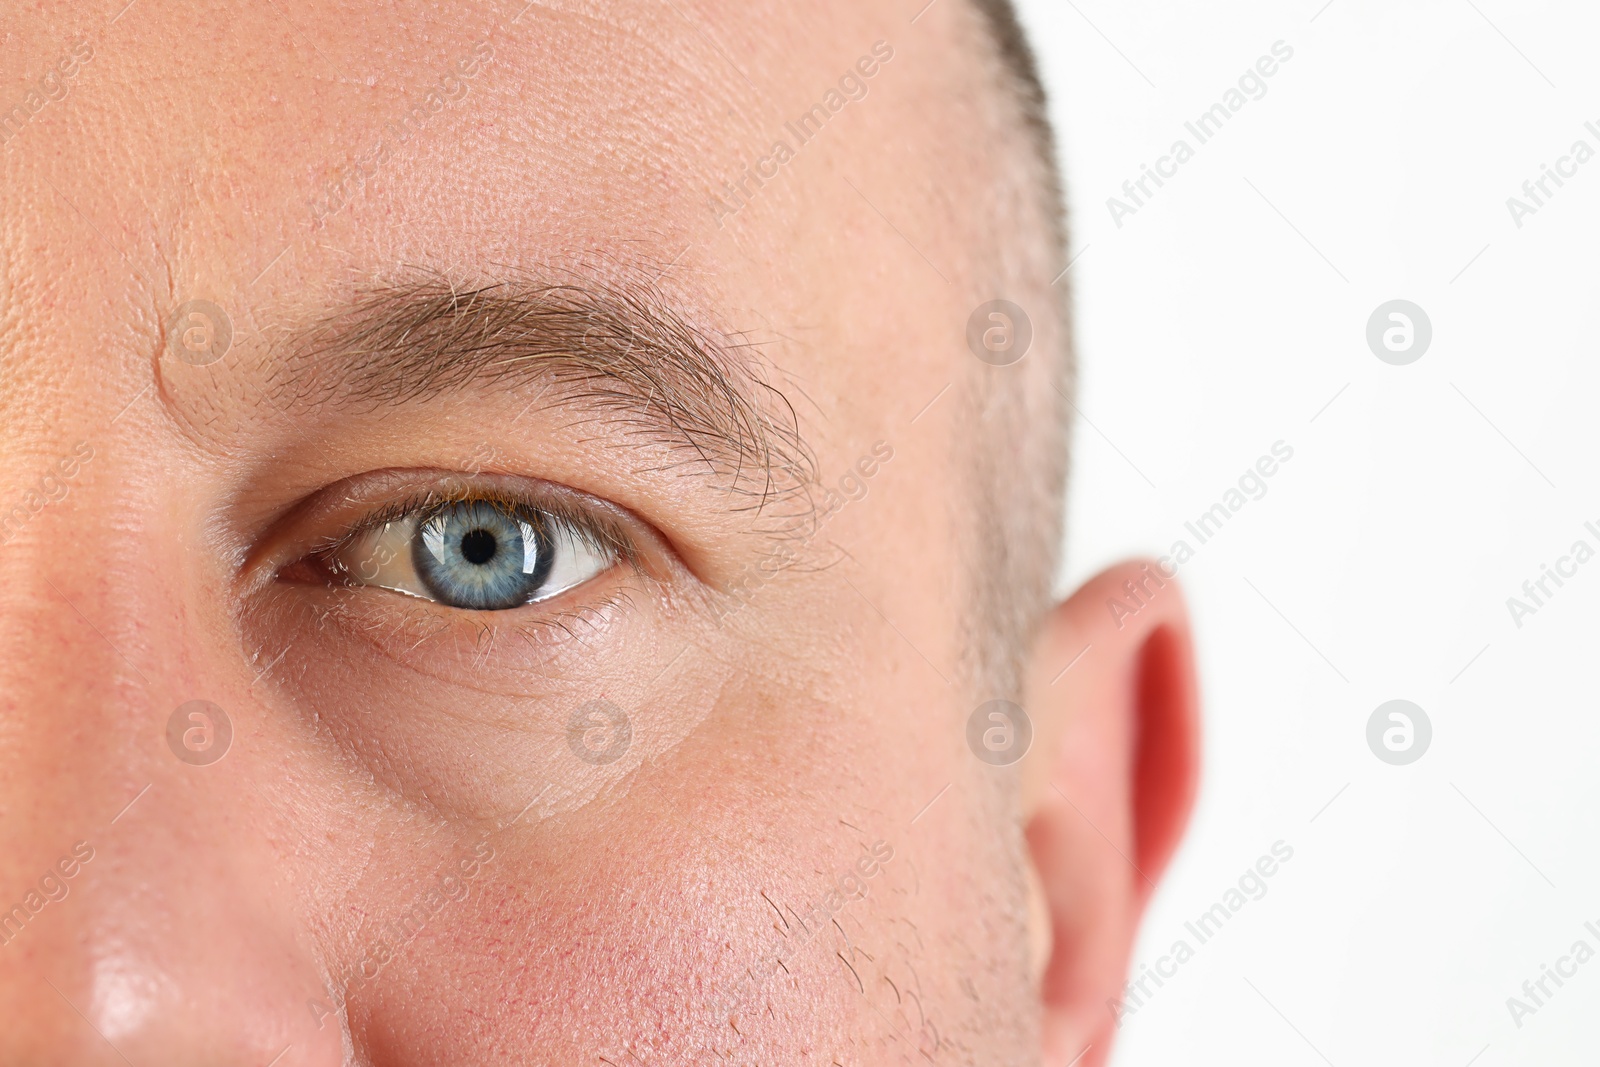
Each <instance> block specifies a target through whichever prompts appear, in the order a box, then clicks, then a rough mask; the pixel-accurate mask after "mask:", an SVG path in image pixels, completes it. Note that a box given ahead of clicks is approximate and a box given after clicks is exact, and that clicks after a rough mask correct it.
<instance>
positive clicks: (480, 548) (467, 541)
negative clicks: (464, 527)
mask: <svg viewBox="0 0 1600 1067" xmlns="http://www.w3.org/2000/svg"><path fill="white" fill-rule="evenodd" d="M499 547H500V543H499V542H498V541H496V540H495V537H494V534H492V533H490V532H489V531H488V530H485V529H483V528H481V527H480V528H478V529H476V530H468V531H467V532H466V533H465V534H464V535H463V536H462V538H461V555H462V556H463V557H465V559H466V561H467V562H468V563H475V564H478V565H479V566H482V565H483V564H485V563H488V562H489V561H490V560H491V559H493V558H494V554H495V551H496V550H497V549H498V548H499Z"/></svg>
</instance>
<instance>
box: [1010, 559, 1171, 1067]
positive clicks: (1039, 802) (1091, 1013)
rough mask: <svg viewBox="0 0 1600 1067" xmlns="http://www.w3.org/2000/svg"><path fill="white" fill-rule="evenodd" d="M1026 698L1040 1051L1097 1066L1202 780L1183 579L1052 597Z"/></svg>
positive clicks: (1128, 578)
mask: <svg viewBox="0 0 1600 1067" xmlns="http://www.w3.org/2000/svg"><path fill="white" fill-rule="evenodd" d="M1024 707H1025V708H1027V710H1028V713H1029V715H1030V716H1031V717H1032V719H1033V725H1034V746H1033V749H1032V751H1031V752H1030V753H1029V755H1028V757H1027V758H1026V759H1025V760H1024V761H1023V764H1022V772H1023V798H1024V803H1025V805H1026V813H1027V825H1026V835H1027V839H1028V846H1029V852H1030V856H1031V859H1032V862H1033V867H1034V871H1033V872H1032V873H1031V874H1030V884H1031V885H1032V886H1033V887H1034V893H1035V899H1034V901H1033V906H1032V907H1031V908H1030V912H1031V913H1032V916H1033V921H1034V922H1035V924H1036V925H1038V924H1043V925H1044V927H1045V928H1044V929H1042V930H1036V931H1035V934H1036V936H1035V943H1036V945H1037V946H1038V949H1039V952H1040V961H1039V967H1038V971H1039V974H1040V978H1039V997H1040V1003H1041V1012H1042V1033H1041V1036H1042V1040H1043V1049H1042V1052H1043V1062H1044V1063H1045V1064H1049V1065H1052V1067H1064V1065H1066V1064H1068V1063H1070V1062H1072V1061H1073V1060H1074V1058H1075V1057H1081V1058H1078V1059H1077V1067H1092V1065H1095V1064H1099V1063H1103V1062H1104V1058H1105V1056H1106V1055H1107V1053H1108V1052H1109V1046H1110V1041H1111V1037H1112V1036H1113V1035H1114V1034H1115V1032H1116V1029H1117V1027H1118V1025H1119V1008H1118V1004H1119V1001H1120V994H1121V991H1122V984H1123V982H1124V981H1125V975H1126V973H1127V970H1128V957H1129V954H1130V953H1131V951H1132V947H1133V942H1134V938H1135V936H1136V934H1137V932H1138V922H1139V918H1140V915H1141V914H1142V912H1143V910H1144V906H1145V904H1146V902H1147V901H1148V900H1149V897H1150V894H1151V893H1152V892H1153V891H1154V889H1155V884H1156V880H1157V879H1158V878H1159V877H1160V875H1161V872H1162V870H1163V869H1164V868H1165V867H1166V864H1167V861H1168V860H1169V859H1171V857H1172V854H1173V852H1174V851H1175V850H1176V848H1177V845H1178V842H1179V840H1180V839H1181V837H1182V835H1183V829H1184V825H1185V823H1186V822H1187V820H1188V815H1189V809H1190V807H1191V805H1192V804H1193V800H1194V793H1195V788H1196V785H1197V780H1198V773H1199V766H1198V765H1199V708H1198V695H1197V691H1196V683H1195V677H1194V662H1193V651H1192V641H1191V637H1190V631H1189V621H1188V613H1187V609H1186V608H1185V606H1184V602H1183V596H1182V593H1181V591H1180V590H1179V588H1178V585H1177V582H1176V581H1175V580H1174V578H1172V577H1170V576H1169V575H1168V574H1166V573H1164V572H1163V571H1162V570H1161V569H1160V568H1159V566H1158V565H1157V564H1155V563H1150V562H1145V561H1134V562H1128V563H1123V564H1119V565H1117V566H1115V567H1112V568H1110V569H1108V570H1106V571H1104V572H1102V573H1101V574H1099V575H1097V576H1096V577H1094V578H1093V579H1091V580H1090V581H1089V582H1087V583H1085V584H1084V586H1083V587H1082V588H1080V589H1079V590H1078V591H1077V592H1076V593H1075V594H1073V596H1072V597H1071V598H1069V599H1068V600H1066V601H1065V602H1063V603H1062V604H1060V605H1058V606H1057V607H1056V609H1055V610H1054V611H1053V612H1052V613H1051V615H1050V617H1049V619H1048V621H1047V623H1046V625H1045V628H1044V630H1043V632H1042V633H1041V634H1040V635H1039V638H1038V641H1037V642H1036V644H1035V647H1034V654H1033V659H1032V661H1031V664H1030V668H1029V675H1028V689H1027V693H1026V701H1025V703H1024ZM1086 1050H1087V1051H1086Z"/></svg>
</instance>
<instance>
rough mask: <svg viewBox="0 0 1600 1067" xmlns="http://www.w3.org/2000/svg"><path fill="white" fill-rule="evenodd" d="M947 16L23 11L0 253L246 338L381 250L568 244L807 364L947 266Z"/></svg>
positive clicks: (60, 293) (952, 114)
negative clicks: (819, 340) (209, 314)
mask: <svg viewBox="0 0 1600 1067" xmlns="http://www.w3.org/2000/svg"><path fill="white" fill-rule="evenodd" d="M947 6H950V5H947ZM824 8H825V9H824ZM958 21H962V23H963V25H962V26H961V27H959V28H958V27H957V26H956V22H958ZM964 29H965V23H964V20H958V19H955V18H954V17H953V16H951V17H942V15H941V13H940V12H938V11H937V10H936V11H934V12H931V13H929V14H928V15H926V16H924V17H923V18H921V19H920V20H919V21H918V22H917V23H915V24H912V23H909V22H908V21H907V20H906V17H905V16H904V15H903V14H901V13H894V12H891V11H890V10H889V8H888V6H887V5H863V4H852V3H846V2H842V0H840V2H833V3H829V4H826V5H817V4H807V5H787V4H776V3H774V4H764V5H757V6H755V7H752V6H751V5H748V4H737V5H735V4H731V3H721V2H701V3H697V4H690V3H687V2H684V3H675V2H672V3H663V4H658V3H648V4H647V3H629V2H618V3H606V4H589V5H585V4H576V5H565V4H557V5H549V4H544V3H525V2H524V0H513V2H512V3H511V4H508V5H501V6H498V7H493V8H491V7H487V6H485V5H469V4H453V3H439V4H431V5H427V6H424V7H420V8H412V7H409V6H408V7H407V8H405V9H401V8H397V7H394V6H391V5H370V4H344V5H338V4H314V3H309V2H289V0H280V2H277V3H269V4H264V5H248V6H242V7H236V8H227V9H225V10H224V9H217V8H214V7H210V8H202V7H201V6H199V5H188V4H182V3H172V2H161V0H136V2H135V3H134V4H132V5H131V6H129V7H127V8H125V9H123V10H122V11H121V13H120V14H115V15H114V16H101V17H98V18H95V17H90V16H88V15H87V14H86V13H85V12H84V11H82V10H80V9H79V7H78V5H60V6H57V7H45V8H43V9H35V10H33V11H30V12H29V14H28V15H27V16H26V17H24V18H22V19H21V20H18V21H17V22H15V23H14V24H13V27H12V29H11V31H10V33H8V35H7V39H6V41H5V42H4V52H3V57H0V60H3V71H0V85H3V87H4V91H5V93H6V94H7V97H6V98H7V99H15V100H17V101H19V102H21V103H23V105H24V108H23V111H22V112H15V109H14V114H15V117H14V118H13V120H12V121H11V122H10V123H9V125H7V126H6V132H7V133H8V134H9V137H8V139H7V140H6V143H5V144H4V147H3V150H4V152H5V154H6V156H5V162H6V166H7V172H8V180H7V182H6V184H5V192H4V193H3V194H0V195H3V196H4V197H5V199H6V200H8V201H10V202H11V203H10V204H9V205H8V207H7V210H6V213H5V214H6V216H7V218H9V219H12V220H13V223H12V225H11V226H10V227H8V229H9V231H10V232H9V234H8V236H7V240H8V243H10V244H12V245H13V249H12V251H13V252H15V253H18V254H17V255H15V256H8V257H7V259H8V260H11V264H10V269H11V271H12V272H13V280H15V277H16V272H17V271H18V270H19V269H21V270H24V271H25V270H26V269H27V268H26V267H23V268H19V267H18V266H17V265H18V263H28V264H31V265H32V266H34V267H36V268H37V267H43V266H44V265H46V264H48V265H49V267H50V268H51V269H41V270H38V271H37V274H36V276H35V277H33V278H32V279H31V282H32V284H33V285H34V286H36V287H38V288H39V289H41V290H42V291H43V292H41V296H45V297H48V298H50V299H53V300H58V301H61V302H65V303H72V302H74V300H75V297H76V296H77V295H79V294H83V293H86V292H95V291H98V292H99V293H102V294H103V293H106V292H111V293H124V292H125V293H126V294H127V298H126V299H125V300H123V301H120V302H119V303H120V304H121V305H122V306H123V308H124V309H125V310H126V311H127V312H128V313H129V314H130V315H136V316H138V317H139V318H140V319H141V321H140V322H139V323H138V325H137V327H133V326H130V329H135V328H136V329H144V330H147V331H148V329H149V328H150V327H151V326H153V325H155V323H154V322H152V321H143V320H159V319H160V317H161V315H162V314H163V313H164V312H165V311H167V310H169V309H170V308H172V307H174V306H176V305H177V304H179V303H181V302H182V301H184V300H186V299H190V298H194V297H204V298H207V299H211V300H214V301H215V302H216V303H217V304H218V305H220V306H222V307H223V308H225V309H234V310H236V311H237V312H238V314H239V317H241V318H242V319H243V320H244V321H242V322H240V323H236V324H235V328H236V330H238V331H239V336H241V337H246V338H247V337H249V336H250V335H251V334H252V333H253V332H259V331H261V330H262V329H264V328H266V327H268V326H270V325H271V324H272V322H273V321H274V318H275V316H280V315H292V313H293V312H294V311H295V309H296V308H297V307H298V306H299V305H302V304H307V303H310V304H332V303H336V302H337V299H338V297H339V293H340V291H341V289H342V288H343V287H346V286H348V285H349V284H351V282H352V280H353V279H357V278H360V277H363V276H365V275H367V274H370V273H372V272H376V271H383V270H387V269H390V268H392V267H394V266H395V265H399V264H405V265H424V266H428V267H431V268H435V269H440V270H444V271H447V272H451V273H456V272H467V273H473V274H476V275H480V276H481V275H482V274H483V273H485V272H487V273H489V274H491V275H492V274H493V272H494V271H495V270H496V269H497V268H500V267H507V266H509V267H515V268H528V267H537V266H540V265H543V264H548V263H551V262H559V261H563V260H570V259H573V258H580V259H583V260H584V261H585V262H587V263H588V264H590V267H591V268H592V269H596V270H601V271H604V270H606V269H608V265H614V266H615V267H616V268H617V269H619V270H622V269H625V270H628V271H633V272H635V273H637V272H644V273H645V274H646V275H647V276H648V277H651V278H653V279H659V280H660V282H661V284H662V285H663V286H664V287H667V288H669V289H670V290H674V291H676V292H677V293H678V294H679V295H680V297H681V299H682V300H683V301H684V302H685V303H686V304H687V305H689V306H690V307H691V308H698V309H699V311H700V312H701V313H702V314H704V315H705V316H706V317H708V318H711V319H715V320H719V321H716V322H715V323H710V324H709V325H717V326H721V327H725V328H728V329H732V330H747V329H757V328H770V329H771V331H773V332H774V333H781V334H784V335H786V336H788V337H789V338H792V339H795V340H797V341H798V342H799V344H800V351H799V352H797V353H796V354H795V356H794V358H796V359H799V360H801V361H804V360H806V359H807V358H810V357H807V356H806V355H805V350H804V346H805V344H807V343H809V342H810V341H811V340H813V339H814V338H815V337H818V336H828V335H830V334H837V333H850V332H852V329H851V328H847V327H846V325H845V324H849V323H854V322H858V321H860V320H871V321H873V322H878V323H882V322H885V321H888V322H889V323H891V324H898V325H901V326H904V324H905V323H909V322H914V321H916V320H917V319H918V318H919V315H918V313H917V312H915V311H912V310H910V309H911V308H912V307H914V306H915V304H916V303H917V302H918V301H919V300H925V301H929V302H934V301H938V300H941V299H945V298H946V296H947V293H948V290H949V288H950V287H951V286H952V285H953V284H955V282H956V280H957V278H958V277H959V275H960V272H961V267H962V260H963V259H964V258H965V256H967V255H968V254H970V252H969V250H970V247H971V245H970V242H969V241H968V238H970V236H971V234H970V233H964V232H963V228H962V226H961V225H960V224H959V221H958V220H959V216H960V211H959V210H958V207H959V205H960V204H961V203H962V201H963V199H969V198H970V190H971V188H972V187H973V185H974V184H975V182H976V180H977V176H976V175H972V174H963V173H961V171H960V170H959V169H952V166H951V164H952V163H953V162H957V161H958V158H959V157H963V156H967V155H970V154H971V153H967V152H964V151H963V152H954V153H953V152H952V148H959V147H961V146H960V145H958V144H953V143H952V141H951V135H950V131H951V130H953V129H959V128H960V126H961V124H962V121H963V116H962V114H961V112H962V109H963V107H964V106H966V105H964V104H963V103H962V101H963V100H964V99H968V98H970V95H971V94H970V91H969V90H970V85H968V86H966V87H965V89H964V87H963V82H964V81H969V82H970V80H971V79H972V74H971V73H970V72H966V64H963V63H961V62H958V61H956V57H959V56H960V55H961V52H962V50H961V49H960V48H959V47H957V43H956V41H955V39H954V35H956V34H958V33H959V32H963V31H964ZM74 57H76V58H75V59H74ZM69 71H70V73H68V72H69ZM868 71H870V72H871V73H870V74H868V73H865V72H868ZM35 103H37V104H38V105H39V106H38V107H37V108H36V109H35V108H33V107H32V105H33V104H35ZM952 156H954V157H958V158H957V159H953V158H952ZM935 176H937V180H936V181H935ZM953 205H954V206H955V208H953ZM885 299H890V300H892V301H893V302H894V304H895V307H896V308H897V309H900V310H898V311H895V313H892V314H889V315H885V314H884V311H885V308H884V306H883V301H884V300H885ZM96 303H97V306H104V304H103V302H102V301H99V300H98V299H97V301H96ZM954 325H955V327H956V328H955V329H953V330H951V331H949V332H948V334H947V336H949V337H958V336H959V325H960V324H959V322H958V323H955V324H954ZM856 336H857V337H858V338H861V335H860V334H859V332H858V331H857V332H856ZM900 336H901V337H903V336H904V333H903V332H902V333H901V334H900ZM861 339H863V340H869V339H867V338H861ZM876 340H877V341H879V342H880V343H882V342H885V341H887V340H888V338H885V337H879V338H876ZM858 363H859V361H858ZM875 363H876V364H877V365H879V366H881V365H882V359H881V358H879V359H878V360H876V361H875ZM847 376H848V375H847ZM841 388H849V386H848V384H841Z"/></svg>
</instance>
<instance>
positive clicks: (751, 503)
mask: <svg viewBox="0 0 1600 1067" xmlns="http://www.w3.org/2000/svg"><path fill="white" fill-rule="evenodd" d="M273 347H274V348H275V349H277V350H278V353H279V358H275V359H273V360H271V362H270V370H269V372H268V380H267V382H266V386H265V393H266V395H267V397H268V398H269V399H270V400H272V401H273V402H275V403H276V404H277V405H279V406H281V407H285V408H288V409H291V410H292V409H304V408H305V407H306V406H308V405H311V406H317V407H334V408H345V409H350V410H355V411H372V410H376V409H381V408H387V407H399V406H402V405H411V404H425V403H427V402H429V401H431V400H436V399H438V398H440V397H444V396H447V395H451V394H460V393H466V392H471V391H475V390H476V391H484V390H502V389H504V390H519V389H537V390H539V392H538V394H536V396H535V397H534V399H533V401H532V402H533V403H538V402H539V399H540V398H541V397H548V398H549V400H550V403H551V405H552V406H555V405H563V406H571V407H575V408H579V409H587V410H589V411H591V412H593V413H594V414H595V416H596V417H597V418H599V419H601V420H602V421H604V422H605V423H607V424H608V425H610V426H614V427H621V428H623V429H624V430H625V431H626V432H627V433H628V434H629V435H630V436H638V437H639V438H641V439H643V440H647V441H649V442H651V443H654V444H664V445H667V446H668V447H669V448H671V449H673V450H676V451H680V452H681V453H682V457H681V459H680V460H677V461H674V462H673V463H672V464H669V466H677V465H680V464H681V465H685V466H688V467H690V468H691V469H698V470H700V471H701V472H703V473H707V474H710V475H712V476H713V477H715V478H717V479H718V480H719V481H720V482H721V483H722V485H723V487H724V488H725V489H726V490H728V491H729V492H730V493H734V494H738V495H739V496H740V497H741V498H742V500H743V503H742V504H741V505H740V506H741V507H743V508H753V509H755V510H758V511H759V510H761V509H763V508H765V507H767V506H768V505H770V504H772V503H774V502H775V501H778V500H782V499H787V498H789V497H791V496H803V495H804V491H805V490H806V489H807V488H808V487H809V486H810V485H811V484H812V483H813V481H814V473H813V471H814V460H813V458H812V453H811V450H810V448H809V446H808V445H807V444H806V442H805V441H804V440H803V439H802V437H801V436H800V432H799V425H798V420H797V418H796V415H795V412H794V409H793V407H792V405H790V403H789V401H788V400H787V398H786V397H785V396H784V395H783V393H782V392H781V391H780V390H778V389H777V388H776V387H775V386H774V385H772V384H771V383H770V382H769V381H768V380H767V378H766V376H765V375H764V374H763V373H762V371H761V367H760V365H759V363H758V362H757V361H756V360H755V358H753V355H752V353H751V349H750V346H748V345H736V344H730V343H725V342H722V341H719V340H717V339H715V338H713V337H711V336H709V335H708V334H707V333H705V332H704V331H701V330H698V329H696V328H694V327H693V326H691V325H690V324H689V323H688V322H687V321H686V320H685V319H684V318H683V317H682V316H681V315H679V314H678V313H676V312H675V311H674V310H673V309H672V308H671V307H670V306H669V305H668V304H667V303H666V301H665V300H663V299H662V298H661V296H660V294H659V293H658V292H657V291H656V290H655V288H654V287H653V286H651V285H649V284H647V283H640V282H625V283H615V282H601V281H598V280H590V279H584V280H582V281H572V280H562V281H555V282H540V281H532V280H528V279H517V280H513V281H496V282H491V283H488V284H481V285H475V286H472V287H461V286H458V285H456V284H454V283H453V282H451V281H449V280H447V279H445V278H443V277H439V276H434V275H426V274H417V275H414V276H411V277H407V278H403V279H401V280H399V281H394V282H385V283H381V284H368V285H364V286H362V287H361V288H359V289H358V290H357V291H355V292H354V293H353V294H352V295H351V297H350V298H349V299H348V301H347V302H346V303H344V304H343V305H342V306H339V307H336V308H332V309H330V310H328V311H326V312H325V313H323V314H322V315H321V316H320V317H318V318H316V319H314V320H313V321H312V323H311V325H310V326H309V327H307V328H304V329H300V330H295V329H290V330H289V331H287V333H286V334H284V335H283V336H281V337H280V338H279V340H278V342H277V343H276V344H274V346H273Z"/></svg>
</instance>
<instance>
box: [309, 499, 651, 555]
mask: <svg viewBox="0 0 1600 1067" xmlns="http://www.w3.org/2000/svg"><path fill="white" fill-rule="evenodd" d="M537 495H538V494H529V496H530V497H534V496H537ZM484 499H490V500H495V501H496V502H497V503H498V502H504V503H505V504H507V505H511V506H520V507H530V508H532V509H533V510H535V511H538V512H541V513H543V514H545V515H547V516H548V517H549V518H551V519H553V520H554V521H556V522H558V523H561V524H562V525H564V526H567V527H568V528H570V529H571V530H573V531H574V532H576V533H578V534H579V535H580V536H589V535H595V536H593V537H591V538H590V540H591V541H592V543H593V544H595V545H596V546H597V547H602V548H605V549H607V550H609V551H610V552H612V553H613V554H614V555H615V556H616V557H617V559H618V560H619V561H623V560H627V561H630V562H634V561H636V556H637V551H638V550H637V547H636V546H635V545H634V544H633V543H632V540H631V539H629V538H627V537H626V536H624V535H622V534H621V532H620V531H617V530H615V529H614V528H613V524H611V523H608V522H605V521H603V519H601V517H600V516H598V515H595V514H594V513H592V512H581V511H580V509H578V508H576V507H572V506H551V504H552V502H550V501H543V500H534V499H527V500H517V499H515V498H514V497H513V496H512V495H511V494H500V493H496V494H490V493H486V492H484V491H482V490H478V491H473V490H472V489H471V488H470V487H468V488H464V489H462V490H460V491H459V492H451V493H447V494H439V493H437V492H435V491H433V490H428V491H425V492H421V493H417V494H413V495H412V496H410V497H404V498H401V499H400V500H396V501H392V502H390V503H388V504H385V505H382V506H380V507H379V508H378V510H377V511H375V512H372V513H370V514H369V515H367V516H364V517H363V518H362V519H361V520H360V521H358V522H357V523H356V524H355V525H353V526H351V527H350V528H348V529H347V530H346V531H345V532H344V533H343V534H341V535H339V536H338V537H337V538H335V539H333V540H332V542H331V543H330V544H328V545H327V547H325V548H321V549H318V550H315V551H314V552H313V553H312V554H313V555H323V556H327V555H331V554H334V553H337V552H342V551H344V550H345V549H347V548H349V547H350V546H351V545H354V544H355V543H356V542H357V541H358V540H359V539H360V538H362V537H364V536H366V535H367V534H370V533H371V532H372V531H374V530H377V529H379V528H380V527H383V526H386V525H389V524H392V523H396V522H409V523H417V522H419V521H421V519H422V518H423V517H424V516H426V515H427V514H429V513H431V512H433V511H437V510H438V509H440V508H443V507H446V506H448V505H450V504H453V503H458V502H460V501H464V500H484ZM560 503H561V504H566V503H567V502H565V501H562V502H560Z"/></svg>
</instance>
